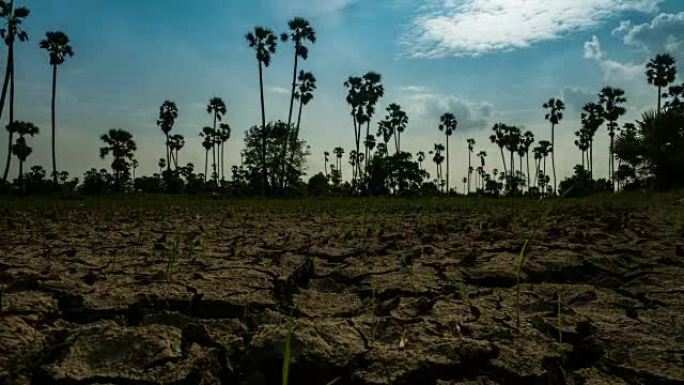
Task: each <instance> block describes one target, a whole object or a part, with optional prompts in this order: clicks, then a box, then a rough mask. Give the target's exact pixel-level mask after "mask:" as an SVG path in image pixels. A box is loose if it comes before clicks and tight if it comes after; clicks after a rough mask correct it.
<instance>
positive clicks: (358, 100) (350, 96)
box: [340, 76, 365, 176]
mask: <svg viewBox="0 0 684 385" xmlns="http://www.w3.org/2000/svg"><path fill="white" fill-rule="evenodd" d="M362 86H363V80H362V79H361V78H360V77H357V76H350V77H349V78H347V80H346V81H345V82H344V87H345V88H347V90H348V91H347V98H346V100H347V104H349V106H350V107H351V116H352V121H353V123H354V142H355V144H356V152H357V153H358V152H359V151H360V147H361V124H362V123H363V122H364V119H365V118H364V113H363V104H364V95H363V93H362ZM357 166H358V165H356V164H355V167H357ZM358 171H359V170H354V171H353V173H352V175H354V176H355V175H356V174H357V173H358ZM340 172H341V170H340Z"/></svg>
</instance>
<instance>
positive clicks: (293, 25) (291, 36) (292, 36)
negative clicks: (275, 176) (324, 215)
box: [280, 17, 316, 179]
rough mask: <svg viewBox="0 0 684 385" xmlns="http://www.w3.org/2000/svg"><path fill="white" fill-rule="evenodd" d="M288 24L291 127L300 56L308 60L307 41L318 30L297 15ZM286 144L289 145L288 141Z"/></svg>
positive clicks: (285, 38)
mask: <svg viewBox="0 0 684 385" xmlns="http://www.w3.org/2000/svg"><path fill="white" fill-rule="evenodd" d="M287 26H288V28H289V31H288V32H287V33H284V34H282V35H281V36H280V38H281V40H282V41H283V42H286V41H288V40H292V42H293V43H294V46H295V58H294V71H293V72H292V92H291V94H290V112H289V114H288V115H287V127H291V126H292V110H293V108H294V101H295V93H296V87H297V67H298V64H299V58H302V60H306V59H307V58H308V57H309V48H307V47H306V45H305V43H306V41H307V40H308V41H309V42H311V43H315V42H316V32H315V31H314V29H313V27H311V24H310V23H309V21H308V20H306V19H304V18H301V17H295V18H294V19H292V20H290V21H289V22H288V23H287ZM314 82H315V80H314ZM300 116H301V114H300ZM285 145H287V143H286V144H285ZM286 152H287V151H286ZM283 179H284V178H283Z"/></svg>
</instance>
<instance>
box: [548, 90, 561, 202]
mask: <svg viewBox="0 0 684 385" xmlns="http://www.w3.org/2000/svg"><path fill="white" fill-rule="evenodd" d="M543 108H544V109H545V110H546V115H545V116H544V118H545V119H546V120H548V121H549V122H551V168H552V169H553V193H554V194H555V193H556V191H557V188H558V184H557V182H556V126H557V125H558V124H559V123H560V122H561V120H563V110H565V104H564V103H563V101H562V100H559V99H554V98H551V99H549V101H548V102H546V103H544V105H543Z"/></svg>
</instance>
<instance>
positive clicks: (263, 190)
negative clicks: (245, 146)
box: [259, 61, 268, 195]
mask: <svg viewBox="0 0 684 385" xmlns="http://www.w3.org/2000/svg"><path fill="white" fill-rule="evenodd" d="M259 90H260V96H261V174H262V183H263V186H261V194H262V195H266V193H267V192H268V171H267V168H266V139H267V137H266V135H267V132H266V105H265V103H264V72H263V68H262V65H261V61H259Z"/></svg>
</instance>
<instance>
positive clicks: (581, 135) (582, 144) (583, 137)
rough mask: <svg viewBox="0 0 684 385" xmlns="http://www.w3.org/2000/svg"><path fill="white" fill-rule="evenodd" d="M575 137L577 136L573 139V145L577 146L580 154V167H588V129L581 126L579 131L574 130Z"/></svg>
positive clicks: (589, 138)
mask: <svg viewBox="0 0 684 385" xmlns="http://www.w3.org/2000/svg"><path fill="white" fill-rule="evenodd" d="M575 137H576V138H577V139H575V146H577V148H578V149H579V150H580V153H581V155H582V168H584V169H588V168H589V160H588V154H587V152H589V145H590V143H591V137H590V133H589V130H587V129H586V128H584V127H582V128H581V129H580V130H579V131H576V132H575Z"/></svg>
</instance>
